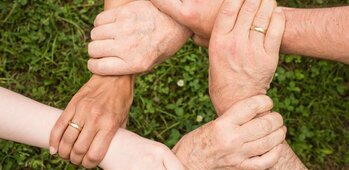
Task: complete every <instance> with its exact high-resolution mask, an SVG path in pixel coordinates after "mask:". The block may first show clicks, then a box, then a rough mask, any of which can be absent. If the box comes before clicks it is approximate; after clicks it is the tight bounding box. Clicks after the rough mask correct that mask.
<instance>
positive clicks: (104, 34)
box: [91, 22, 119, 41]
mask: <svg viewBox="0 0 349 170" xmlns="http://www.w3.org/2000/svg"><path fill="white" fill-rule="evenodd" d="M118 27H119V25H117V23H116V22H113V23H110V24H104V25H100V26H98V27H95V28H93V29H92V31H91V39H92V40H93V41H95V40H108V39H114V38H115V37H116V36H117V29H116V28H118Z"/></svg>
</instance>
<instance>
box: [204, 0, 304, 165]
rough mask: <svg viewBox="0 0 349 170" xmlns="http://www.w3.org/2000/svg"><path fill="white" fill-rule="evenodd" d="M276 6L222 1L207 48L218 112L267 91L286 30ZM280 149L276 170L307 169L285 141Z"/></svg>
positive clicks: (266, 2)
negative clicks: (257, 26)
mask: <svg viewBox="0 0 349 170" xmlns="http://www.w3.org/2000/svg"><path fill="white" fill-rule="evenodd" d="M275 7H276V2H275V1H273V0H259V1H255V0H246V1H245V2H240V3H239V2H238V1H234V0H226V1H224V3H223V5H222V7H221V12H220V13H219V14H218V17H217V20H216V24H215V28H214V30H213V33H212V37H211V41H210V46H209V55H210V72H209V73H210V74H209V76H210V78H209V81H210V87H209V88H210V95H211V99H212V101H213V104H214V106H215V108H216V110H217V111H218V113H223V112H225V111H226V109H227V108H229V106H230V105H232V104H234V103H235V102H237V101H240V100H242V99H244V98H246V97H247V98H248V97H249V96H251V95H252V96H253V95H256V94H265V93H266V92H267V90H268V88H269V84H270V82H271V79H272V77H273V75H274V73H275V70H276V67H277V64H278V59H279V48H280V45H281V41H282V37H283V33H284V29H285V16H284V14H283V12H282V10H281V9H280V8H277V9H276V10H275V11H274V12H273V9H274V8H275ZM237 9H240V11H239V12H236V11H238V10H237ZM252 25H259V26H261V27H263V28H267V30H268V31H267V32H266V34H265V35H264V34H262V33H259V32H256V31H253V30H251V29H250V28H251V27H252ZM240 82H243V83H242V84H241V83H240ZM282 148H283V154H282V155H283V156H282V158H281V159H280V160H279V161H278V163H277V164H276V165H275V166H274V168H275V169H278V168H279V169H285V167H287V169H290V168H298V169H306V168H305V166H304V165H303V164H302V162H301V161H300V160H299V159H298V158H297V156H296V155H295V154H294V153H293V152H292V150H291V149H290V147H289V146H288V145H287V143H286V142H284V144H283V147H282ZM285 155H287V156H285ZM285 158H286V159H285ZM287 158H289V159H287Z"/></svg>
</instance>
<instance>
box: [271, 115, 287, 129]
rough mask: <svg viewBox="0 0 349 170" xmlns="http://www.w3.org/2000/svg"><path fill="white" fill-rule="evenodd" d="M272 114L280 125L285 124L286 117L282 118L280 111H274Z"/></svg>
mask: <svg viewBox="0 0 349 170" xmlns="http://www.w3.org/2000/svg"><path fill="white" fill-rule="evenodd" d="M271 116H272V121H273V122H275V124H277V125H278V126H282V125H283V124H284V119H283V118H282V116H281V114H280V113H277V112H273V113H272V114H271Z"/></svg>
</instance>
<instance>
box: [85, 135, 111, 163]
mask: <svg viewBox="0 0 349 170" xmlns="http://www.w3.org/2000/svg"><path fill="white" fill-rule="evenodd" d="M115 132H116V131H115ZM115 132H114V131H105V130H100V131H99V132H98V133H97V135H96V136H95V138H94V139H93V142H92V143H91V146H90V148H89V150H88V151H87V154H86V155H85V156H84V159H83V161H82V165H83V166H84V167H85V168H94V167H96V166H97V165H98V164H99V163H100V162H101V161H102V160H103V158H104V156H105V154H106V153H107V150H108V148H109V145H110V142H111V140H112V138H113V136H114V135H115Z"/></svg>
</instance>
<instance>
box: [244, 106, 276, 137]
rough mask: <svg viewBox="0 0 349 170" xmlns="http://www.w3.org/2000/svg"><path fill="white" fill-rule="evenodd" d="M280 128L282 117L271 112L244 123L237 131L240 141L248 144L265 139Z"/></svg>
mask: <svg viewBox="0 0 349 170" xmlns="http://www.w3.org/2000/svg"><path fill="white" fill-rule="evenodd" d="M282 126H283V119H282V116H281V115H280V114H279V113H276V112H273V113H270V114H267V115H265V116H263V117H260V118H256V119H253V120H251V121H249V122H247V123H245V124H244V125H242V126H241V127H240V129H239V130H240V134H242V140H243V141H245V142H250V141H254V140H257V139H260V138H262V137H265V136H267V135H269V134H270V133H272V132H274V131H275V130H276V129H279V128H280V127H282Z"/></svg>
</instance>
